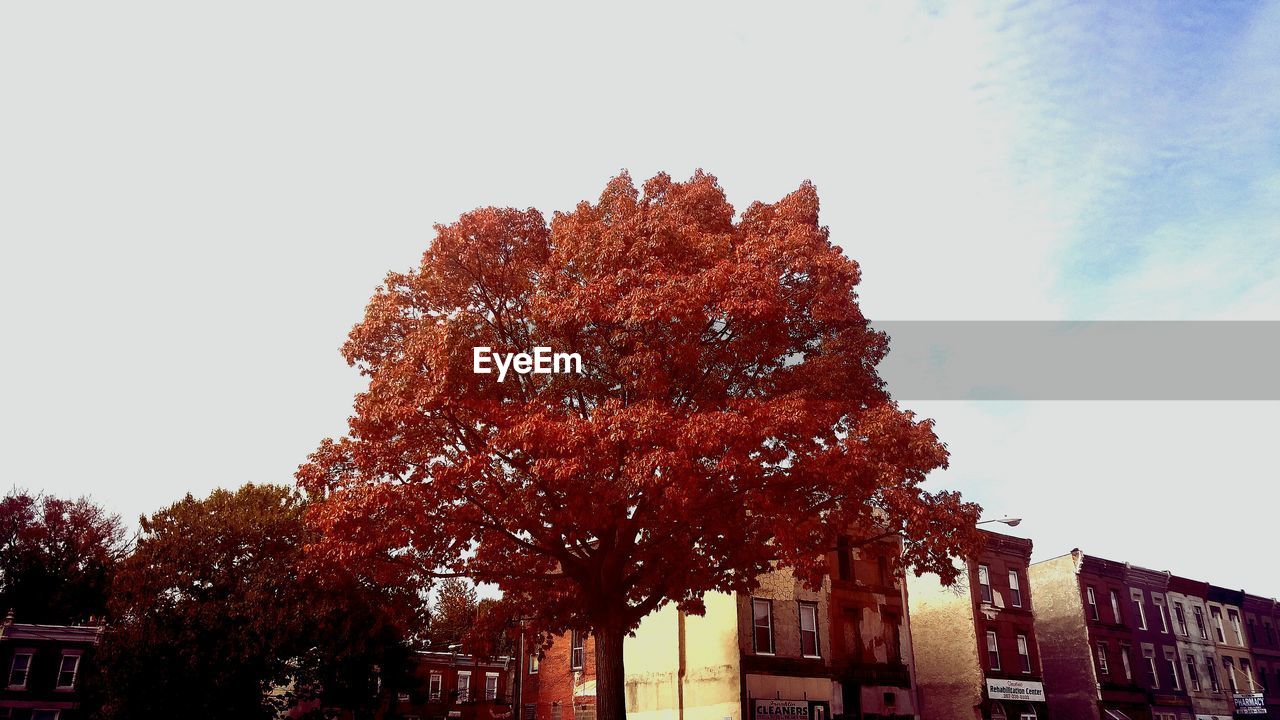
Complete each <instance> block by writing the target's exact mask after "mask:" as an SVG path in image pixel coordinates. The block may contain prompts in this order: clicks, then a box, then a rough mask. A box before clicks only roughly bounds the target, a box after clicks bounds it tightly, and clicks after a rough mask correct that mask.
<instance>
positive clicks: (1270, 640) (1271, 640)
mask: <svg viewBox="0 0 1280 720" xmlns="http://www.w3.org/2000/svg"><path fill="white" fill-rule="evenodd" d="M1262 634H1263V635H1266V636H1267V644H1268V645H1275V644H1276V636H1275V633H1274V632H1273V631H1272V629H1271V623H1269V622H1267V621H1266V620H1263V621H1262Z"/></svg>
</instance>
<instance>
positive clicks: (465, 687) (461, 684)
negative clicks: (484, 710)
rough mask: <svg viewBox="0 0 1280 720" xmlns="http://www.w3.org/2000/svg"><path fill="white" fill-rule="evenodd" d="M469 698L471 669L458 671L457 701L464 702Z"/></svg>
mask: <svg viewBox="0 0 1280 720" xmlns="http://www.w3.org/2000/svg"><path fill="white" fill-rule="evenodd" d="M470 699H471V671H470V670H459V671H458V702H466V701H467V700H470Z"/></svg>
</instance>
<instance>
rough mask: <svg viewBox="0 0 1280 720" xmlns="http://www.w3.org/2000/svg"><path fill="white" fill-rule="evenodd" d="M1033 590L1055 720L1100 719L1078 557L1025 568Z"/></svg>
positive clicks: (1048, 695) (1041, 661)
mask: <svg viewBox="0 0 1280 720" xmlns="http://www.w3.org/2000/svg"><path fill="white" fill-rule="evenodd" d="M1027 575H1028V576H1029V578H1030V583H1031V587H1032V588H1034V589H1035V603H1036V607H1035V610H1036V637H1037V639H1038V640H1039V645H1040V665H1041V667H1042V668H1043V670H1044V685H1045V688H1046V689H1048V692H1047V693H1046V695H1047V698H1046V699H1047V700H1048V704H1049V710H1050V712H1052V713H1053V717H1054V718H1062V719H1064V720H1065V719H1068V718H1069V719H1070V720H1098V717H1099V714H1100V713H1099V709H1098V697H1099V694H1098V687H1099V686H1098V677H1097V674H1096V673H1095V670H1094V664H1093V657H1092V655H1091V654H1090V652H1091V650H1090V643H1089V630H1088V628H1087V627H1086V625H1085V617H1084V600H1083V599H1081V596H1080V581H1079V579H1078V576H1077V567H1076V557H1075V556H1074V555H1071V554H1068V555H1063V556H1061V557H1056V558H1053V559H1052V560H1044V561H1042V562H1038V563H1033V564H1032V565H1031V566H1030V567H1029V568H1028V569H1027Z"/></svg>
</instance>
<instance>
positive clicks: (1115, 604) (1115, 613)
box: [1111, 590, 1124, 625]
mask: <svg viewBox="0 0 1280 720" xmlns="http://www.w3.org/2000/svg"><path fill="white" fill-rule="evenodd" d="M1111 619H1112V620H1113V621H1115V624H1117V625H1123V624H1124V618H1123V617H1122V616H1121V615H1120V595H1118V594H1117V593H1116V591H1115V590H1112V591H1111Z"/></svg>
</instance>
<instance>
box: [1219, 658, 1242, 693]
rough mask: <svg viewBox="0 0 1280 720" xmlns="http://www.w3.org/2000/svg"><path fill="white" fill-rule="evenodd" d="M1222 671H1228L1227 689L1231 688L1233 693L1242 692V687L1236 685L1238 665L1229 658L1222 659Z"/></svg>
mask: <svg viewBox="0 0 1280 720" xmlns="http://www.w3.org/2000/svg"><path fill="white" fill-rule="evenodd" d="M1222 669H1223V670H1226V671H1227V687H1229V688H1231V692H1233V693H1238V692H1240V687H1239V686H1238V685H1236V664H1235V663H1234V662H1233V661H1232V660H1231V658H1229V657H1224V658H1222Z"/></svg>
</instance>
